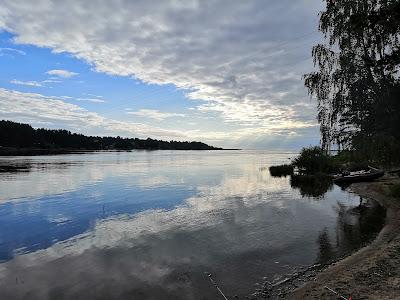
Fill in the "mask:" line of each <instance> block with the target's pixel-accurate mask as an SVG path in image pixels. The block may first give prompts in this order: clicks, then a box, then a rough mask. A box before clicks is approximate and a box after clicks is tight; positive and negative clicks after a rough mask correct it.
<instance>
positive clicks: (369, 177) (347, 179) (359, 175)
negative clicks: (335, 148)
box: [333, 167, 385, 184]
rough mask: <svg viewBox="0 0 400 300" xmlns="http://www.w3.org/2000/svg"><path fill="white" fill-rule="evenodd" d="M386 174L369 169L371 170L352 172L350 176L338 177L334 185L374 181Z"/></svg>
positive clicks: (334, 180) (334, 179) (342, 175)
mask: <svg viewBox="0 0 400 300" xmlns="http://www.w3.org/2000/svg"><path fill="white" fill-rule="evenodd" d="M384 174H385V172H384V171H382V170H379V169H376V168H372V167H369V170H362V171H357V172H350V173H348V174H340V175H336V176H335V177H334V178H333V182H334V183H338V184H341V183H353V182H363V181H373V180H375V179H378V178H380V177H382V176H383V175H384Z"/></svg>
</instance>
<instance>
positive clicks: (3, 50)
mask: <svg viewBox="0 0 400 300" xmlns="http://www.w3.org/2000/svg"><path fill="white" fill-rule="evenodd" d="M11 53H14V54H15V53H16V54H19V55H26V52H25V51H22V50H19V49H15V48H7V47H5V48H4V47H3V48H0V56H4V55H11Z"/></svg>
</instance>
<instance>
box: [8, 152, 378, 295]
mask: <svg viewBox="0 0 400 300" xmlns="http://www.w3.org/2000/svg"><path fill="white" fill-rule="evenodd" d="M294 155H295V154H294V153H270V152H263V151H133V152H107V153H91V154H71V155H57V156H37V157H19V158H18V157H7V158H0V170H2V172H0V228H1V229H0V261H1V263H0V290H1V292H2V294H3V296H2V297H5V298H4V299H23V298H24V299H72V298H73V299H219V297H220V295H219V294H218V291H217V290H216V288H215V287H214V286H213V285H212V283H211V282H210V280H209V278H208V276H207V273H211V274H212V276H213V278H214V280H215V281H216V282H217V283H218V285H219V286H220V288H221V289H222V290H223V291H224V293H225V294H226V295H227V296H228V297H230V298H231V297H233V296H234V295H237V296H239V297H244V296H245V295H248V294H250V293H252V292H253V291H254V290H255V289H256V288H257V283H261V282H262V281H263V278H264V279H267V280H270V281H271V280H274V278H276V277H277V276H279V275H282V274H285V273H288V272H290V271H291V270H293V269H294V268H298V267H301V266H306V265H311V264H314V263H318V262H320V263H325V262H327V261H330V260H332V259H335V258H336V257H339V256H342V255H344V254H346V253H350V252H351V251H353V250H354V249H357V248H359V247H361V246H362V245H363V244H365V243H366V242H368V241H369V240H370V239H371V238H373V237H374V236H375V234H376V233H377V232H378V231H379V229H380V228H381V226H382V222H383V218H384V211H383V210H382V208H380V207H379V206H376V205H374V204H373V203H367V205H366V206H364V207H366V208H363V209H360V208H359V207H358V205H359V203H360V198H359V197H358V196H356V195H354V194H350V193H347V192H345V191H343V190H341V189H340V188H339V187H337V186H332V185H329V184H328V185H325V184H324V185H323V188H322V190H321V186H318V187H315V188H314V187H311V188H310V186H307V187H302V186H298V185H293V183H292V185H293V187H292V186H291V184H290V183H291V181H290V179H289V178H285V177H282V178H273V177H270V175H269V172H268V166H270V165H271V164H277V163H285V162H287V161H288V158H290V157H293V156H294Z"/></svg>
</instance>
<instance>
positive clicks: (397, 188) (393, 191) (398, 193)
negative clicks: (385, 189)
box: [390, 183, 400, 198]
mask: <svg viewBox="0 0 400 300" xmlns="http://www.w3.org/2000/svg"><path fill="white" fill-rule="evenodd" d="M390 195H391V196H393V197H396V198H400V183H396V184H394V185H392V186H391V187H390Z"/></svg>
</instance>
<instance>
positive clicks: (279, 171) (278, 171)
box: [269, 164, 294, 177]
mask: <svg viewBox="0 0 400 300" xmlns="http://www.w3.org/2000/svg"><path fill="white" fill-rule="evenodd" d="M293 169H294V168H293V166H292V165H287V164H285V165H280V166H271V167H269V173H270V174H271V176H274V177H281V176H287V175H292V174H293Z"/></svg>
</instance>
